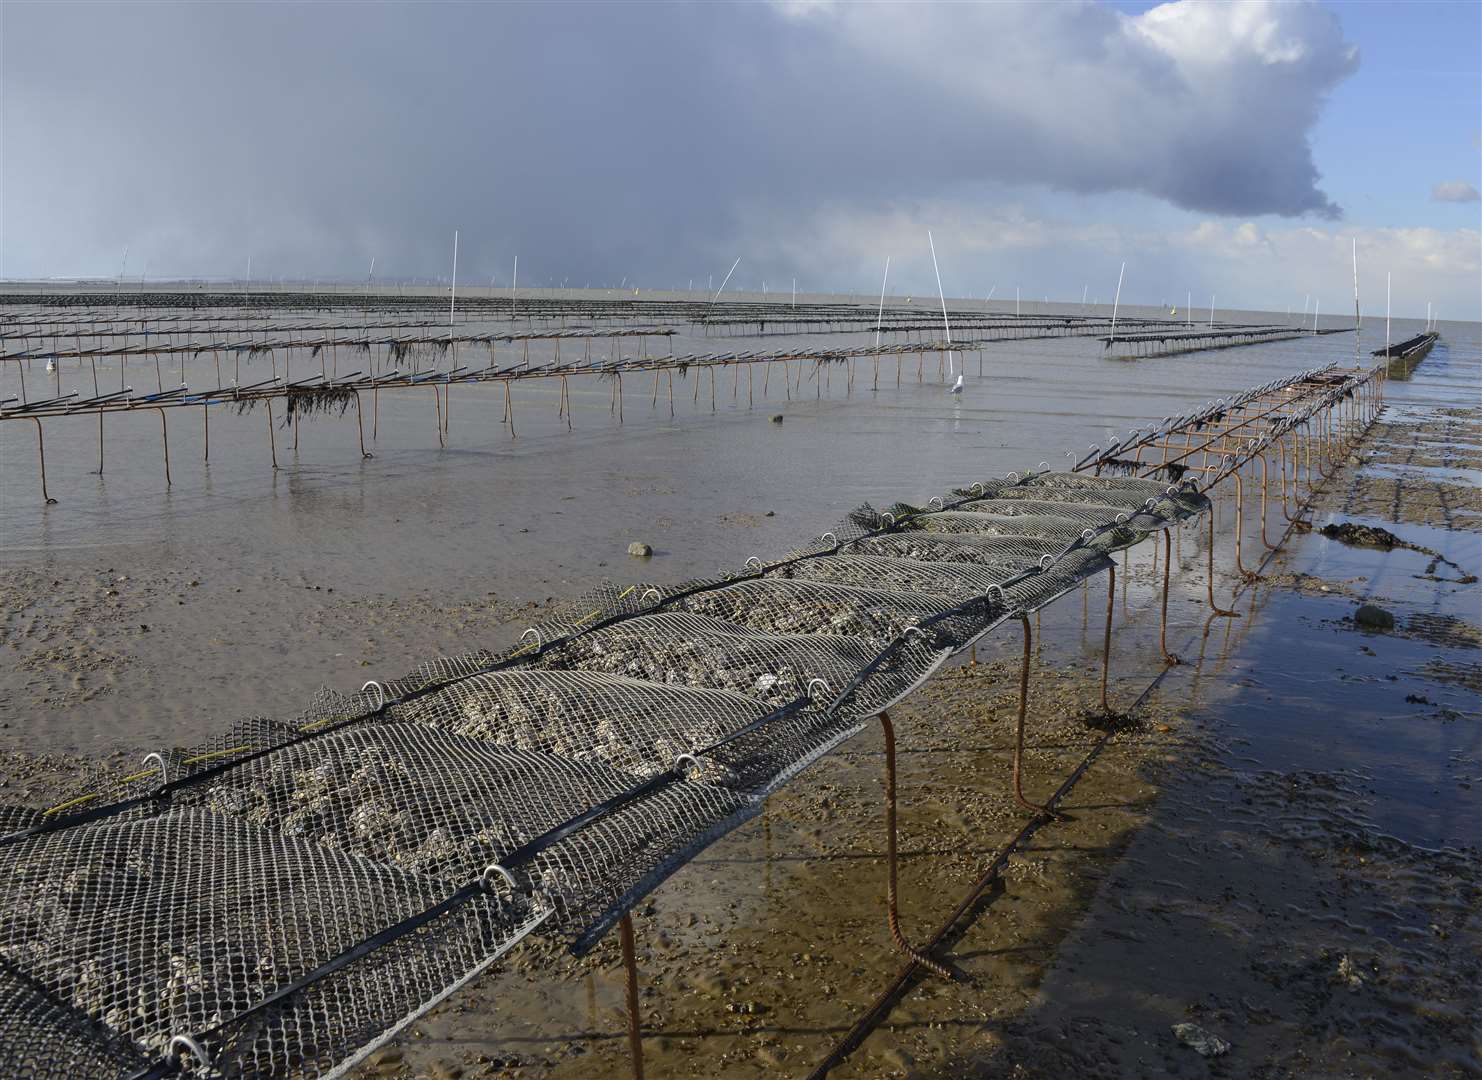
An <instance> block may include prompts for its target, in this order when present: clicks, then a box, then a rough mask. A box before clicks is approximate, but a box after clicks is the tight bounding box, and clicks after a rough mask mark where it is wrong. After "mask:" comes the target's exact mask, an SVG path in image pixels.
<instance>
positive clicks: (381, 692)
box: [360, 679, 386, 712]
mask: <svg viewBox="0 0 1482 1080" xmlns="http://www.w3.org/2000/svg"><path fill="white" fill-rule="evenodd" d="M372 686H374V687H375V688H376V712H380V711H381V710H382V709H384V708H385V707H386V688H385V687H383V686H382V685H381V684H380V683H378V682H376V680H375V679H371V680H370V681H368V682H367V683H366V684H365V685H364V686H362V687H361V688H360V692H361V693H362V694H363V693H365V692H366V691H367V690H369V689H370V688H371V687H372Z"/></svg>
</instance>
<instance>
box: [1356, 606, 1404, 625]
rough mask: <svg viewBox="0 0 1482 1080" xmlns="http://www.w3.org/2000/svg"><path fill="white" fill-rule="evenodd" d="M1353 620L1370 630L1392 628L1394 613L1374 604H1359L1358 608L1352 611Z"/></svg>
mask: <svg viewBox="0 0 1482 1080" xmlns="http://www.w3.org/2000/svg"><path fill="white" fill-rule="evenodd" d="M1353 621H1354V622H1355V623H1357V624H1358V625H1359V626H1363V627H1367V628H1368V629H1370V630H1393V629H1394V628H1395V617H1394V615H1392V614H1391V613H1390V612H1388V611H1385V610H1384V609H1383V608H1382V607H1378V606H1377V605H1375V604H1360V605H1359V609H1358V610H1357V611H1355V612H1354V613H1353Z"/></svg>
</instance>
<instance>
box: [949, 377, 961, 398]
mask: <svg viewBox="0 0 1482 1080" xmlns="http://www.w3.org/2000/svg"><path fill="white" fill-rule="evenodd" d="M947 393H949V394H960V393H962V376H961V375H959V376H957V382H955V383H954V384H953V385H952V389H950V390H948V391H947Z"/></svg>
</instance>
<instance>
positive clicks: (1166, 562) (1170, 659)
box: [1158, 529, 1179, 665]
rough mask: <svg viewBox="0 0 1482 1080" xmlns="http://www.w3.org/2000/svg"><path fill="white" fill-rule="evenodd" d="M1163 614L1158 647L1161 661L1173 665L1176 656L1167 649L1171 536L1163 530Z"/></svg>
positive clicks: (1175, 662)
mask: <svg viewBox="0 0 1482 1080" xmlns="http://www.w3.org/2000/svg"><path fill="white" fill-rule="evenodd" d="M1163 553H1164V559H1163V614H1162V618H1161V621H1160V622H1159V625H1158V648H1159V649H1160V650H1162V652H1163V663H1165V664H1169V665H1173V664H1177V663H1178V662H1179V660H1178V657H1177V656H1175V655H1174V654H1173V653H1171V652H1169V651H1168V577H1169V571H1170V570H1171V569H1172V568H1173V537H1171V536H1169V535H1168V530H1167V529H1164V530H1163Z"/></svg>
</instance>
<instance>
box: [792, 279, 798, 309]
mask: <svg viewBox="0 0 1482 1080" xmlns="http://www.w3.org/2000/svg"><path fill="white" fill-rule="evenodd" d="M792 306H793V307H797V306H798V279H797V278H793V279H792Z"/></svg>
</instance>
